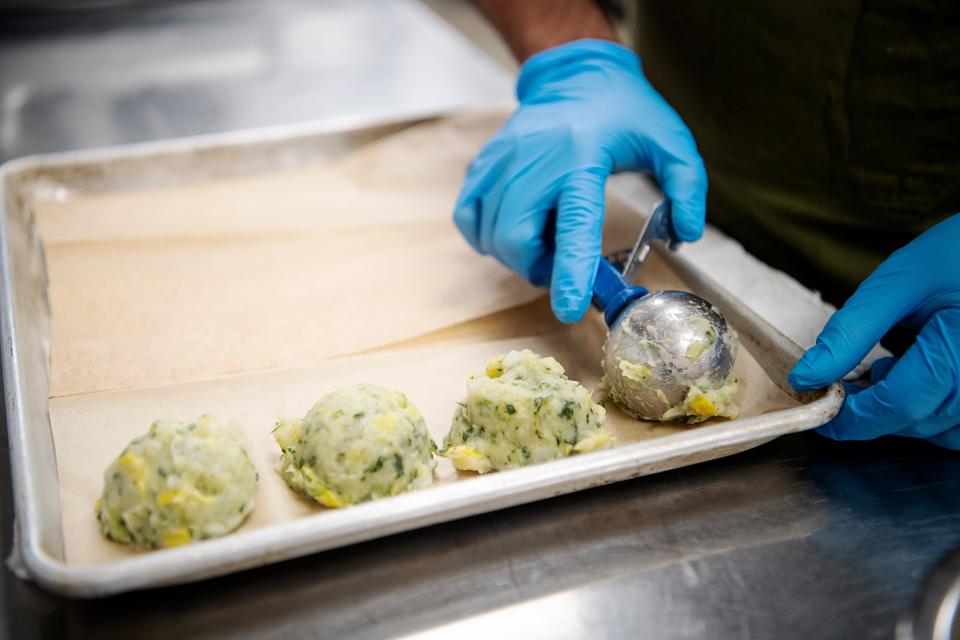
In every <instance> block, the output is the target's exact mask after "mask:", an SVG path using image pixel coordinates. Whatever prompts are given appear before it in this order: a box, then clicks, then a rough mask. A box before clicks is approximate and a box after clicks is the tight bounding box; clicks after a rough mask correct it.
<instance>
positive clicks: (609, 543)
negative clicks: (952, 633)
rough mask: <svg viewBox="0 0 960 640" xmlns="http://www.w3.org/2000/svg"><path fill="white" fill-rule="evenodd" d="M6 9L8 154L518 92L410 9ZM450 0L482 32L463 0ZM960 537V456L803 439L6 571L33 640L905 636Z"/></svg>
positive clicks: (15, 618)
mask: <svg viewBox="0 0 960 640" xmlns="http://www.w3.org/2000/svg"><path fill="white" fill-rule="evenodd" d="M8 4H10V3H9V2H5V1H4V0H0V157H3V158H11V157H16V156H20V155H25V154H28V153H33V152H37V151H51V150H59V149H68V148H78V147H85V146H100V145H104V144H115V143H122V142H130V141H136V140H146V139H155V138H164V137H171V136H179V135H188V134H195V133H205V132H210V131H219V130H225V129H233V128H249V127H258V126H268V125H271V124H279V123H286V122H295V121H302V120H307V119H322V118H328V117H336V116H339V115H345V114H351V113H368V114H370V113H378V114H383V115H389V114H391V113H398V112H405V111H416V110H424V109H430V108H437V109H444V108H450V107H453V106H456V105H460V104H476V103H481V102H486V101H497V100H503V99H509V97H510V93H511V92H510V86H511V82H512V81H511V77H510V74H509V73H507V72H505V71H503V70H501V69H500V68H499V67H497V66H496V65H495V64H494V63H492V62H491V61H490V60H489V59H488V58H487V57H485V56H484V55H483V54H482V53H481V52H480V51H479V50H477V49H476V48H474V47H473V46H472V45H470V44H469V43H468V42H467V41H466V40H465V39H463V38H462V37H461V36H460V35H459V34H457V33H456V32H455V31H454V30H453V29H452V28H449V27H447V26H446V25H445V24H444V23H443V22H442V21H440V20H439V19H437V18H436V17H435V16H433V15H432V14H431V13H430V12H429V11H428V10H426V9H425V8H424V7H422V6H420V5H418V4H415V3H413V2H412V0H403V1H401V0H379V1H378V0H340V1H328V2H309V1H308V0H271V2H255V1H253V0H246V1H244V0H208V1H206V2H194V3H182V2H144V3H140V4H138V5H135V6H131V7H128V8H124V9H114V10H113V11H112V12H110V13H103V12H101V11H80V12H78V11H75V10H74V11H64V10H55V11H47V10H44V11H35V12H33V13H32V14H30V15H27V16H23V15H22V14H21V15H20V16H19V17H16V18H15V19H14V17H13V14H12V13H10V12H9V11H8V10H6V9H3V8H2V7H4V6H6V5H8ZM59 4H69V3H67V2H61V3H59ZM88 4H89V2H88ZM430 4H431V5H432V6H434V7H436V8H438V9H439V10H441V11H442V12H445V13H447V14H448V15H450V16H452V18H453V19H454V20H455V21H457V23H458V24H460V25H466V26H467V28H469V29H476V31H474V32H473V35H474V36H476V34H477V33H482V31H483V28H482V27H481V26H477V25H473V26H471V23H470V20H471V17H470V10H469V9H465V8H464V7H463V6H461V5H460V3H458V2H457V1H456V0H432V1H431V2H430ZM478 39H482V38H478ZM3 448H4V454H5V453H6V438H5V437H4V438H3ZM0 463H2V465H4V468H3V469H2V470H0V497H2V500H0V508H2V513H0V516H2V518H0V519H2V527H0V536H2V540H0V542H2V545H3V550H4V553H5V554H6V553H9V550H10V545H11V537H12V526H11V525H12V515H11V500H10V486H9V468H8V466H9V460H8V457H7V455H2V456H0ZM958 543H960V456H958V455H957V454H955V453H950V452H947V451H944V450H941V449H938V448H936V447H932V446H929V445H926V444H924V443H919V442H912V441H907V440H903V439H887V440H882V441H878V442H873V443H860V444H858V443H851V444H837V443H832V442H829V441H827V440H825V439H822V438H819V437H817V436H815V435H801V436H792V437H787V438H782V439H780V440H778V441H775V442H773V443H770V444H768V445H765V446H763V447H761V448H759V449H756V450H754V451H751V452H748V453H746V454H742V455H739V456H736V457H734V458H730V459H727V460H722V461H717V462H713V463H707V464H703V465H699V466H697V467H693V468H689V469H684V470H680V471H674V472H670V473H666V474H662V475H659V476H654V477H650V478H642V479H638V480H634V481H630V482H625V483H620V484H617V485H613V486H609V487H604V488H600V489H595V490H591V491H587V492H583V493H580V494H576V495H572V496H566V497H562V498H556V499H552V500H549V501H546V502H542V503H538V504H533V505H528V506H524V507H519V508H515V509H510V510H507V511H502V512H498V513H494V514H490V515H485V516H480V517H475V518H470V519H467V520H463V521H459V522H454V523H450V524H445V525H440V526H435V527H430V528H427V529H424V530H420V531H415V532H411V533H407V534H402V535H398V536H393V537H390V538H386V539H383V540H378V541H374V542H370V543H365V544H360V545H356V546H353V547H349V548H346V549H340V550H336V551H331V552H326V553H321V554H317V555H314V556H310V557H308V558H304V559H300V560H295V561H291V562H287V563H284V564H281V565H277V566H273V567H269V568H265V569H260V570H255V571H248V572H245V573H241V574H237V575H233V576H228V577H225V578H220V579H216V580H211V581H207V582H204V583H200V584H195V585H187V586H183V587H176V588H170V589H165V590H161V591H154V592H146V593H137V594H130V595H126V596H120V597H117V598H111V599H108V600H102V601H93V602H82V601H68V600H62V599H59V598H56V597H53V596H49V595H47V594H45V593H43V592H41V591H40V590H38V589H36V588H35V587H33V586H32V585H29V584H26V583H23V582H21V581H19V580H18V579H17V578H16V577H14V576H13V575H12V574H11V573H10V572H9V571H5V572H4V577H3V580H2V582H0V585H2V589H3V594H2V595H3V607H4V609H3V614H4V615H3V619H4V630H5V631H6V633H7V634H8V635H9V636H10V637H16V638H32V637H51V636H76V637H98V638H99V637H104V638H111V637H124V638H130V637H135V638H153V637H158V638H159V637H164V638H165V637H193V636H203V637H214V638H220V637H222V638H237V637H240V638H274V637H276V638H316V637H320V638H327V637H330V638H344V639H352V638H383V637H394V636H398V635H409V634H416V635H418V636H422V637H425V638H434V637H436V638H447V637H452V636H454V634H456V635H457V636H459V637H467V638H469V637H474V636H480V635H483V636H485V637H508V638H509V637H519V636H523V637H527V638H578V637H589V638H634V637H644V638H780V639H791V638H803V639H805V640H806V639H811V638H889V637H891V635H892V633H893V628H894V625H895V622H896V620H897V618H898V616H899V615H900V614H901V613H902V612H903V611H905V610H906V609H907V607H908V606H909V604H910V602H911V600H912V598H913V597H914V595H915V593H916V591H917V589H918V587H919V585H920V581H921V579H922V577H923V576H924V574H925V573H926V572H927V571H928V570H929V569H930V568H931V567H932V566H933V564H934V563H935V562H936V560H937V559H938V558H939V557H941V556H942V555H943V554H945V553H946V552H947V551H948V550H949V549H950V548H951V547H953V546H955V545H957V544H958Z"/></svg>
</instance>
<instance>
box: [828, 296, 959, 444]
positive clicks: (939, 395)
mask: <svg viewBox="0 0 960 640" xmlns="http://www.w3.org/2000/svg"><path fill="white" fill-rule="evenodd" d="M957 335H960V310H954V309H948V310H944V311H941V312H940V313H938V314H935V315H934V316H932V317H931V318H930V320H929V321H928V322H927V324H926V325H924V327H923V329H922V330H921V331H920V333H919V335H918V336H917V340H916V342H915V343H914V344H913V345H912V346H911V347H910V348H909V349H908V350H907V352H906V353H905V354H904V355H903V357H901V358H900V359H899V360H897V361H896V363H894V364H893V366H892V367H891V368H890V370H889V372H888V373H887V374H886V376H885V377H884V378H883V379H882V380H881V381H880V382H877V383H876V384H873V385H871V386H869V387H868V388H866V389H864V390H863V391H860V392H859V393H855V394H852V395H849V396H847V399H846V401H845V402H844V404H843V407H842V408H841V410H840V413H839V414H838V415H837V417H836V418H834V419H833V420H832V421H831V422H830V423H829V424H828V425H826V426H825V427H822V428H821V432H822V433H824V434H826V435H829V436H831V437H833V438H836V439H841V440H866V439H870V438H875V437H878V436H882V435H887V434H894V433H901V432H905V431H907V430H910V431H909V433H910V434H911V435H915V436H916V437H923V438H928V437H931V436H933V435H936V434H937V433H939V431H942V430H945V429H947V428H949V427H951V426H952V425H953V424H956V422H957V419H958V415H960V411H957V407H952V406H950V403H949V402H948V400H951V399H952V400H953V402H955V401H956V395H957V388H956V385H957V366H958V363H957V354H956V353H954V351H953V349H952V347H951V341H955V340H956V339H957Z"/></svg>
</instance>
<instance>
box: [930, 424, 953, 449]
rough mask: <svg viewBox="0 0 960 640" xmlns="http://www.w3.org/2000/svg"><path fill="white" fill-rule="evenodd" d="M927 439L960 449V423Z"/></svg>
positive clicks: (950, 447)
mask: <svg viewBox="0 0 960 640" xmlns="http://www.w3.org/2000/svg"><path fill="white" fill-rule="evenodd" d="M927 440H928V441H929V442H932V443H933V444H935V445H938V446H941V447H945V448H947V449H953V450H954V451H960V424H957V425H955V426H954V427H952V428H950V429H948V430H946V431H944V432H943V433H938V434H937V435H935V436H932V437H930V438H927Z"/></svg>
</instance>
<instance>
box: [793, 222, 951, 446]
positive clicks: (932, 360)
mask: <svg viewBox="0 0 960 640" xmlns="http://www.w3.org/2000/svg"><path fill="white" fill-rule="evenodd" d="M898 323H903V324H904V325H905V326H907V327H909V328H912V329H919V333H918V334H917V339H916V342H915V343H914V344H913V345H911V346H910V348H909V349H908V350H907V352H906V353H905V354H904V355H903V357H902V358H900V359H897V358H892V357H891V358H883V359H881V360H878V361H877V362H875V363H874V365H873V368H872V370H871V372H870V378H871V384H870V386H869V387H866V388H861V387H857V386H855V385H851V384H848V385H847V392H848V393H849V395H848V396H847V400H846V402H845V403H844V405H843V408H842V409H841V410H840V413H839V415H837V417H836V418H834V419H833V421H832V422H830V423H828V424H826V425H824V426H823V427H821V428H820V432H821V433H823V434H825V435H827V436H830V437H831V438H835V439H838V440H867V439H870V438H876V437H878V436H882V435H886V434H897V435H902V436H910V437H913V438H925V439H927V440H930V441H931V442H935V443H937V444H939V445H942V446H944V447H950V448H951V449H960V215H954V216H953V217H951V218H948V219H947V220H944V221H943V222H941V223H940V224H938V225H936V226H935V227H933V228H931V229H929V230H927V232H926V233H924V234H922V235H921V236H919V237H918V238H916V239H915V240H914V241H913V242H911V243H910V244H908V245H907V246H905V247H903V248H902V249H900V250H898V251H896V252H895V253H894V254H893V255H891V256H890V257H889V258H887V259H886V260H885V261H884V262H883V263H882V264H881V265H880V266H879V267H877V270H876V271H874V272H873V273H872V274H871V275H870V277H869V278H867V279H866V280H864V281H863V283H862V284H861V285H860V287H859V288H858V289H857V291H856V292H855V293H854V294H853V295H852V296H851V297H850V299H849V300H847V303H846V304H845V305H843V308H842V309H840V310H839V311H837V312H836V313H835V314H833V317H832V318H830V321H829V322H827V326H826V327H824V329H823V332H822V333H821V334H820V336H819V337H818V338H817V344H815V345H814V346H813V347H811V348H810V350H809V351H807V353H806V354H805V355H804V356H803V358H801V359H800V362H798V363H797V366H796V367H794V369H793V371H792V372H791V373H790V376H789V381H790V384H791V385H793V387H794V388H796V389H799V390H807V389H816V388H819V387H823V386H826V385H828V384H830V383H832V382H834V381H836V380H839V379H841V378H842V377H843V376H844V375H845V374H846V373H847V372H849V371H850V370H851V369H853V368H854V367H855V366H856V365H857V363H858V362H860V360H861V359H862V358H863V357H864V356H865V355H866V354H867V352H868V351H869V350H870V348H871V347H873V345H875V344H876V343H877V342H878V341H879V340H880V338H881V337H883V335H884V334H885V333H886V332H887V331H888V330H889V329H891V328H892V327H893V326H894V325H896V324H898Z"/></svg>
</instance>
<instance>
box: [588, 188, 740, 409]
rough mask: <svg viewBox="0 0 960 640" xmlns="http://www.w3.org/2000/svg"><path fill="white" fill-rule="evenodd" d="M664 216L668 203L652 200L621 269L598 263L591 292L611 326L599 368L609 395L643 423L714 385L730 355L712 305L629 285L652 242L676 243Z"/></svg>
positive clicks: (731, 345)
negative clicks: (697, 390) (692, 391)
mask: <svg viewBox="0 0 960 640" xmlns="http://www.w3.org/2000/svg"><path fill="white" fill-rule="evenodd" d="M669 215H670V213H669V203H667V202H660V203H657V205H655V206H654V209H653V212H652V213H651V215H650V216H648V218H647V223H646V224H645V226H644V229H643V231H641V233H640V236H639V237H638V239H637V243H636V245H635V246H634V248H633V251H631V253H630V257H629V258H628V259H627V262H626V264H625V265H624V266H623V269H622V272H621V271H618V270H617V268H616V267H614V266H613V265H612V264H611V263H610V262H609V261H608V260H606V259H601V260H600V264H599V265H598V268H597V278H596V281H595V284H594V288H593V301H594V305H595V306H597V307H599V308H600V309H601V310H602V311H603V312H604V319H605V320H606V322H607V326H608V327H609V328H610V332H609V334H608V335H607V343H606V345H605V346H604V353H603V370H604V373H605V374H606V379H607V384H608V385H609V387H610V391H611V394H612V395H613V397H614V398H615V399H616V400H617V401H618V402H619V403H620V404H621V405H622V406H624V407H625V408H626V409H628V410H630V411H632V412H634V413H636V414H637V415H638V416H639V417H641V418H645V419H648V420H658V419H660V417H661V416H662V415H663V414H664V412H665V411H667V409H669V408H671V407H673V406H676V405H678V404H680V403H681V402H683V399H684V398H685V397H686V395H687V392H688V391H689V390H690V387H691V386H693V385H698V386H709V387H711V388H717V387H720V386H721V385H722V384H723V383H724V381H725V380H726V378H727V376H728V375H729V374H730V370H731V368H732V367H733V361H734V359H735V358H736V348H737V338H736V332H735V331H733V329H731V328H730V327H729V326H728V325H727V321H726V319H725V318H724V317H723V314H722V313H720V310H719V309H717V308H716V307H715V306H713V305H712V304H710V303H709V302H707V301H706V300H704V299H703V298H701V297H699V296H696V295H694V294H692V293H687V292H685V291H657V292H653V293H651V292H649V291H647V290H646V289H645V288H643V287H639V286H633V285H631V284H630V279H632V275H633V273H635V272H636V270H637V268H638V267H639V265H640V263H642V262H643V260H644V259H645V258H646V256H647V254H648V253H649V250H650V242H651V241H652V240H655V239H660V240H666V241H672V242H675V241H673V238H672V236H671V234H670V231H669V230H670V229H671V226H670V219H669ZM651 229H652V230H651Z"/></svg>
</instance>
